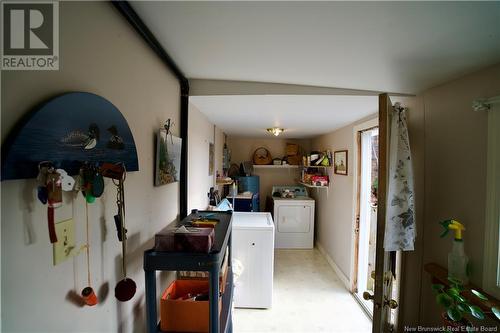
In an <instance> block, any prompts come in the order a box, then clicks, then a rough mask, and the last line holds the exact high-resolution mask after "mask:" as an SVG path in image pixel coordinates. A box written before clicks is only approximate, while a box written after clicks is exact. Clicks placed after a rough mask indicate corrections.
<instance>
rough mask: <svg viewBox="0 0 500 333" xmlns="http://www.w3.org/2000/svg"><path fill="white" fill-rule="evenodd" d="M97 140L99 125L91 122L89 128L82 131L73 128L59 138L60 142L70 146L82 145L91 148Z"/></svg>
mask: <svg viewBox="0 0 500 333" xmlns="http://www.w3.org/2000/svg"><path fill="white" fill-rule="evenodd" d="M98 141H99V127H97V124H95V123H92V124H90V125H89V130H88V132H87V133H84V132H83V131H81V130H74V131H71V132H70V133H68V134H67V135H66V136H65V137H63V138H62V139H61V143H62V144H63V145H65V146H70V147H83V148H84V149H87V150H89V149H93V148H95V146H96V145H97V142H98Z"/></svg>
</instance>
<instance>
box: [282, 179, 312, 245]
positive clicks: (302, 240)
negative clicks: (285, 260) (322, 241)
mask: <svg viewBox="0 0 500 333" xmlns="http://www.w3.org/2000/svg"><path fill="white" fill-rule="evenodd" d="M272 195H273V207H274V208H273V219H274V225H275V242H274V244H275V248H277V249H312V248H313V246H314V199H312V198H311V197H309V194H308V192H307V189H306V188H305V187H304V186H301V185H292V186H289V185H285V186H283V185H280V186H273V192H272Z"/></svg>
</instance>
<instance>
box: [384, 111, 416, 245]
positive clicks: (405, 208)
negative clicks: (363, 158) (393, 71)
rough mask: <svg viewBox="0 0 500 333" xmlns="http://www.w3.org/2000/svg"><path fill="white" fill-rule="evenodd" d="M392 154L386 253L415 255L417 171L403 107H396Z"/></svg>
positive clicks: (391, 140)
mask: <svg viewBox="0 0 500 333" xmlns="http://www.w3.org/2000/svg"><path fill="white" fill-rule="evenodd" d="M389 152H390V156H389V176H388V180H389V184H388V185H389V187H388V194H387V207H386V215H387V219H386V225H385V237H384V249H385V250H386V251H398V250H402V251H413V250H414V242H415V237H416V235H417V229H416V225H415V204H414V187H413V168H412V159H411V151H410V141H409V138H408V126H407V123H406V108H403V107H402V106H401V105H400V104H399V103H396V104H395V105H394V110H393V115H392V121H391V136H390V142H389Z"/></svg>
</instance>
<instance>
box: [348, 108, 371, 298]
mask: <svg viewBox="0 0 500 333" xmlns="http://www.w3.org/2000/svg"><path fill="white" fill-rule="evenodd" d="M374 117H375V118H373V119H370V120H367V121H365V122H363V123H361V124H358V125H356V126H354V128H353V134H352V138H353V142H354V144H353V147H354V148H353V154H352V155H353V158H352V160H353V163H352V164H351V165H352V167H353V169H352V170H353V173H352V175H353V182H352V183H353V184H352V185H353V187H352V189H353V191H352V193H353V196H352V202H353V203H354V204H353V206H352V227H351V244H352V249H351V250H352V251H351V253H352V255H351V269H350V279H349V280H350V281H349V284H350V286H351V290H350V291H351V293H353V294H354V279H355V278H356V277H355V276H354V275H355V272H356V270H355V260H354V253H356V252H355V251H356V202H357V200H358V176H357V175H358V168H359V161H358V153H359V147H358V142H357V135H358V132H361V131H364V130H367V129H370V128H373V127H377V126H378V115H375V116H374Z"/></svg>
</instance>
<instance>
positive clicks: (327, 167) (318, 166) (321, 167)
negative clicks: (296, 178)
mask: <svg viewBox="0 0 500 333" xmlns="http://www.w3.org/2000/svg"><path fill="white" fill-rule="evenodd" d="M301 167H302V168H304V169H309V168H315V169H332V168H333V166H331V165H328V166H324V165H301Z"/></svg>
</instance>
